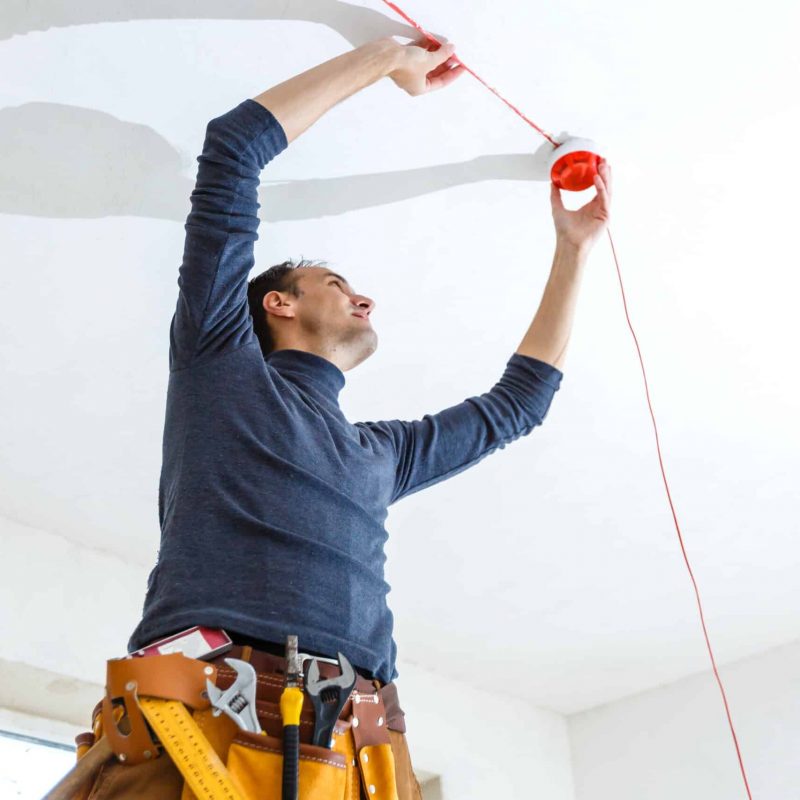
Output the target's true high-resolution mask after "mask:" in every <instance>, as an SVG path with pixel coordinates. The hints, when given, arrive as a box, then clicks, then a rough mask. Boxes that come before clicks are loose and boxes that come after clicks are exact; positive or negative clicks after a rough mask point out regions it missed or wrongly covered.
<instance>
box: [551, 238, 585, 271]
mask: <svg viewBox="0 0 800 800" xmlns="http://www.w3.org/2000/svg"><path fill="white" fill-rule="evenodd" d="M591 249H592V244H591V242H587V241H584V242H577V243H576V242H572V241H570V240H568V239H564V238H562V237H560V236H559V237H557V238H556V259H557V260H566V261H570V262H574V263H576V264H583V263H584V262H585V261H586V259H587V258H588V257H589V251H590V250H591ZM559 257H560V258H559Z"/></svg>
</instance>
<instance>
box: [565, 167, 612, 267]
mask: <svg viewBox="0 0 800 800" xmlns="http://www.w3.org/2000/svg"><path fill="white" fill-rule="evenodd" d="M597 169H598V174H597V175H595V177H594V187H595V189H596V190H597V195H596V196H595V197H594V199H592V200H590V201H589V202H588V203H587V204H586V205H585V206H583V207H582V208H579V209H578V210H577V211H567V209H566V208H564V203H563V202H562V199H561V190H560V189H558V188H557V187H556V185H555V184H554V183H551V184H550V200H551V204H552V206H553V222H554V223H555V226H556V236H557V239H558V242H559V243H561V244H568V245H571V246H573V247H575V248H577V249H578V250H584V251H588V250H590V249H591V247H592V245H593V244H594V243H595V242H596V241H597V239H598V238H599V237H600V235H601V234H602V233H603V231H604V230H605V229H606V227H607V226H608V221H609V218H610V216H611V166H610V165H609V163H608V162H607V161H606V160H605V159H600V162H599V164H598V167H597Z"/></svg>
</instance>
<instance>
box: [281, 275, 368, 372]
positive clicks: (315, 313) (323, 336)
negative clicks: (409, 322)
mask: <svg viewBox="0 0 800 800" xmlns="http://www.w3.org/2000/svg"><path fill="white" fill-rule="evenodd" d="M297 289H298V292H299V294H300V296H299V297H297V298H294V304H295V313H296V316H295V320H296V322H297V323H298V327H299V331H300V332H301V333H302V335H303V336H311V337H313V338H314V339H315V340H321V341H324V342H326V344H328V345H329V346H331V347H335V348H336V349H337V351H340V352H342V354H343V355H344V354H345V353H346V354H347V355H348V359H347V360H348V361H349V362H350V363H351V366H352V367H354V366H356V365H357V364H360V363H361V362H362V361H364V360H365V359H366V358H368V357H369V356H370V355H372V353H374V352H375V350H376V348H377V346H378V335H377V334H376V333H375V331H374V330H373V328H372V322H371V321H370V314H371V313H372V310H373V309H374V308H375V303H374V301H373V300H371V299H370V298H369V297H365V296H364V295H360V294H356V293H355V292H354V291H353V288H352V287H351V286H350V284H349V283H348V282H347V281H346V280H345V279H344V278H343V277H342V276H341V275H337V274H336V273H335V272H333V271H332V270H329V269H328V268H327V267H299V268H298V269H297Z"/></svg>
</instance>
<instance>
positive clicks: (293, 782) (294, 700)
mask: <svg viewBox="0 0 800 800" xmlns="http://www.w3.org/2000/svg"><path fill="white" fill-rule="evenodd" d="M301 670H302V667H301V665H300V659H299V657H298V653H297V637H296V636H287V637H286V688H285V689H284V690H283V693H282V694H281V718H282V719H283V792H282V794H283V800H297V785H298V782H299V775H300V712H301V711H302V710H303V690H302V689H301V688H300V673H301Z"/></svg>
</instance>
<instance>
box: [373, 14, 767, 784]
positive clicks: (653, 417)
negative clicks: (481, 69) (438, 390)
mask: <svg viewBox="0 0 800 800" xmlns="http://www.w3.org/2000/svg"><path fill="white" fill-rule="evenodd" d="M383 2H384V3H386V5H387V6H389V7H390V8H391V9H393V10H394V11H396V12H397V13H398V14H399V15H400V16H401V17H402V18H403V19H404V20H406V22H408V23H409V24H410V25H413V26H414V27H415V28H416V29H417V30H418V31H420V33H422V34H423V35H424V36H426V37H427V38H428V39H430V40H431V41H434V42H436V43H437V44H440V45H441V42H440V41H439V40H438V39H437V38H436V37H435V36H433V35H432V34H430V33H428V31H426V30H425V29H424V28H423V27H422V26H421V25H419V24H418V23H417V22H415V21H414V20H413V19H411V17H409V16H408V14H406V13H405V11H403V10H402V9H400V8H398V7H397V6H396V5H395V4H394V3H391V2H389V0H383ZM456 60H457V61H458V62H459V63H460V64H461V65H462V66H463V67H464V69H465V70H466V71H467V72H469V73H470V74H471V75H473V76H474V77H475V78H477V79H478V80H479V81H480V82H481V83H482V84H483V85H484V86H485V87H486V88H487V89H489V90H490V91H491V92H493V93H494V94H495V95H497V97H499V98H500V99H501V100H502V101H503V102H504V103H505V104H506V105H507V106H508V107H509V108H510V109H511V110H512V111H514V112H515V113H516V114H518V115H519V116H520V117H522V119H524V120H525V122H527V123H528V124H529V125H530V126H531V127H532V128H535V129H536V130H537V131H538V132H539V133H541V134H542V136H544V137H545V138H546V139H547V140H548V141H549V142H550V143H551V144H553V145H554V146H555V147H558V142H556V141H554V140H553V139H552V138H551V137H550V136H549V135H548V134H546V133H545V132H544V131H543V130H542V129H541V128H540V127H539V126H538V125H536V124H535V123H534V122H532V121H531V120H529V119H528V118H527V117H526V116H525V115H524V114H523V113H522V112H521V111H520V110H519V109H518V108H516V107H515V106H513V105H511V103H509V102H508V100H506V99H505V98H504V97H503V96H502V95H501V94H500V93H499V92H498V91H497V90H496V89H493V88H492V87H491V86H489V84H488V83H486V81H484V80H483V79H482V78H480V77H479V76H478V75H476V74H475V73H474V72H473V71H472V70H471V69H470V68H469V67H468V66H467V65H466V64H464V62H463V61H461V60H460V59H456ZM607 232H608V240H609V242H611V252H612V253H613V255H614V264H615V265H616V267H617V278H619V288H620V292H621V293H622V305H623V307H624V309H625V319H626V320H627V321H628V328H629V329H630V332H631V336H633V343H634V344H635V345H636V353H637V354H638V356H639V365H640V366H641V368H642V378H643V379H644V391H645V395H646V397H647V407H648V408H649V409H650V419H651V420H652V422H653V433H654V434H655V439H656V451H657V453H658V464H659V467H660V468H661V477H662V478H663V480H664V488H665V489H666V492H667V500H668V501H669V507H670V511H671V512H672V519H673V521H674V523H675V530H676V531H677V533H678V541H679V542H680V545H681V552H682V553H683V560H684V561H685V562H686V568H687V569H688V570H689V577H690V578H691V580H692V585H693V586H694V593H695V597H696V598H697V608H698V610H699V611H700V624H701V625H702V626H703V636H704V637H705V640H706V647H707V648H708V655H709V656H710V657H711V667H712V668H713V670H714V677H715V678H716V680H717V684H718V685H719V690H720V692H721V693H722V702H723V704H724V705H725V714H726V716H727V717H728V725H729V727H730V729H731V735H732V736H733V744H734V746H735V747H736V757H737V758H738V759H739V768H740V769H741V771H742V778H743V779H744V787H745V789H746V790H747V797H748V798H749V800H753V795H752V794H751V793H750V784H749V783H748V782H747V773H746V772H745V768H744V761H743V760H742V752H741V750H740V749H739V740H738V739H737V737H736V729H735V728H734V726H733V719H732V717H731V711H730V707H729V706H728V698H727V696H726V694H725V687H724V686H723V685H722V679H721V678H720V676H719V671H718V670H717V661H716V659H715V658H714V651H713V650H712V648H711V640H710V639H709V636H708V629H707V628H706V618H705V615H704V614H703V604H702V602H701V601H700V590H699V589H698V587H697V581H696V580H695V577H694V572H693V571H692V565H691V564H690V563H689V556H688V555H687V554H686V547H685V546H684V543H683V534H682V533H681V526H680V524H679V522H678V515H677V513H676V512H675V506H674V504H673V502H672V493H671V492H670V490H669V481H668V480H667V472H666V470H665V469H664V458H663V456H662V454H661V442H660V440H659V438H658V425H657V424H656V415H655V413H654V412H653V403H652V401H651V399H650V386H649V384H648V382H647V372H646V371H645V368H644V359H643V358H642V350H641V348H640V347H639V340H638V338H637V337H636V331H634V329H633V324H632V323H631V318H630V314H629V313H628V301H627V299H626V297H625V287H624V286H623V285H622V272H621V270H620V268H619V261H617V251H616V249H615V247H614V240H613V239H612V238H611V229H610V228H608V229H607Z"/></svg>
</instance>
